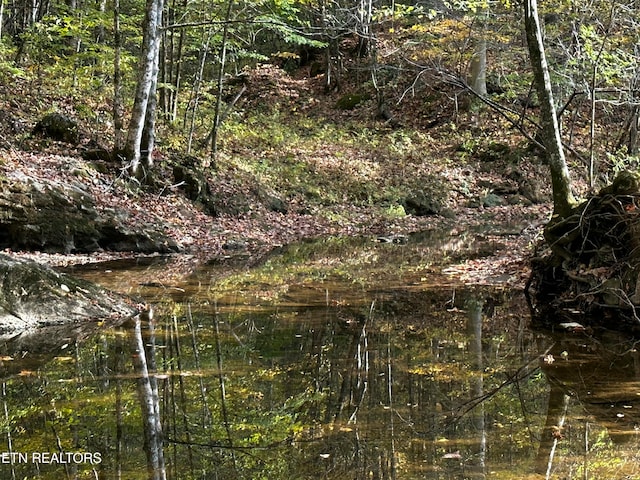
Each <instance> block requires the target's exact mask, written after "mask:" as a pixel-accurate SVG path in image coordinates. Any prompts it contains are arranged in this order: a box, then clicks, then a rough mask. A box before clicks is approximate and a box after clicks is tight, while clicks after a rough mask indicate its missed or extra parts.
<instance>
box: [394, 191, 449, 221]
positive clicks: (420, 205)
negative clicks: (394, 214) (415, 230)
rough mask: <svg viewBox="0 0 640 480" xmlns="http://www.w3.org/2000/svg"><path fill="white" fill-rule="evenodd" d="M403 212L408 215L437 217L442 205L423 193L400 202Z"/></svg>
mask: <svg viewBox="0 0 640 480" xmlns="http://www.w3.org/2000/svg"><path fill="white" fill-rule="evenodd" d="M402 206H403V207H404V209H405V211H406V212H407V213H408V214H410V215H416V216H419V217H420V216H426V215H438V214H439V213H440V211H441V210H442V204H441V203H440V201H439V200H437V199H436V198H433V197H431V196H429V195H427V194H426V193H425V192H423V191H418V192H414V193H412V194H411V195H408V196H407V198H405V200H404V202H402Z"/></svg>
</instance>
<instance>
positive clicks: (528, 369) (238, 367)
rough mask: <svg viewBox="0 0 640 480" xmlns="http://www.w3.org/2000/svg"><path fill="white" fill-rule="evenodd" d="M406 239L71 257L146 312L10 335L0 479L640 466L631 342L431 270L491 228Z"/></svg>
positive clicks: (463, 253) (601, 473)
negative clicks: (542, 323) (536, 325)
mask: <svg viewBox="0 0 640 480" xmlns="http://www.w3.org/2000/svg"><path fill="white" fill-rule="evenodd" d="M402 240H403V242H400V243H381V242H377V241H375V239H371V238H363V239H341V238H333V239H325V240H322V241H316V242H309V243H302V244H297V245H292V246H289V247H286V248H282V249H280V250H279V251H277V252H274V253H273V254H272V255H270V256H269V257H267V258H266V259H264V260H262V261H261V262H259V263H254V264H248V262H247V261H246V260H245V259H243V258H230V259H225V260H218V261H216V262H211V263H210V264H209V265H206V266H201V267H199V268H198V269H197V270H196V271H194V272H191V273H190V274H189V275H188V276H186V277H183V276H181V275H180V274H179V273H178V272H179V271H181V269H183V268H184V259H181V258H173V259H162V258H155V259H141V260H140V261H138V262H133V263H132V262H127V263H117V262H116V263H109V264H99V265H93V266H90V267H83V268H76V269H73V273H74V274H76V275H79V276H83V277H85V278H88V279H90V280H93V281H96V282H98V283H101V284H103V285H105V286H107V287H109V288H112V289H114V290H118V291H121V292H123V293H127V294H130V295H134V296H139V297H141V298H143V299H144V300H145V301H147V302H148V303H149V304H150V305H152V312H149V313H148V314H145V315H142V316H140V317H138V318H136V319H132V320H131V321H129V322H127V323H126V324H123V325H120V326H117V327H113V328H106V327H105V328H103V329H99V330H97V331H86V330H84V329H82V328H78V329H77V331H76V332H75V333H74V334H71V335H70V334H68V333H67V334H65V335H66V336H62V337H60V336H59V335H56V333H55V332H48V333H45V334H44V335H41V336H39V337H38V336H34V337H32V338H27V339H24V338H22V339H20V338H18V339H15V341H10V342H8V343H7V344H6V345H5V346H4V350H3V351H2V352H1V353H2V356H1V357H0V374H1V375H2V385H1V387H2V391H1V392H0V393H1V396H2V408H0V435H1V438H2V440H1V441H2V451H1V452H0V478H1V479H31V478H41V479H55V480H61V479H76V478H78V479H130V480H134V479H147V478H153V479H251V480H258V479H265V480H266V479H269V480H278V479H314V480H318V479H353V480H356V479H357V480H365V479H367V480H369V479H371V480H387V479H393V480H395V479H439V480H440V479H442V480H444V479H476V478H478V479H479V478H487V479H514V478H557V479H590V478H591V479H623V478H625V479H630V478H640V463H638V461H639V460H640V458H639V456H640V454H639V453H638V452H639V451H640V450H639V449H638V447H639V440H640V437H639V436H638V434H637V430H636V426H637V425H638V423H640V415H639V414H638V410H639V409H640V382H639V380H640V356H639V355H638V353H637V351H636V348H635V344H634V343H633V341H631V340H629V339H626V338H624V337H623V336H621V335H618V334H614V333H612V332H589V333H588V334H586V333H584V332H573V333H571V332H564V333H553V332H533V331H531V330H529V329H528V323H529V310H528V307H527V304H526V301H525V298H524V296H523V295H522V293H521V292H519V291H517V290H513V289H510V288H506V287H504V286H500V285H501V284H500V282H499V281H498V280H499V279H494V280H496V281H492V279H485V280H487V281H485V282H483V285H479V284H476V285H474V284H465V283H462V282H460V281H456V280H455V279H453V278H451V277H449V276H447V275H445V274H444V273H443V268H445V267H448V266H451V265H456V264H460V263H461V262H464V261H468V260H469V259H474V258H476V259H477V258H481V257H483V256H488V255H490V254H491V253H492V252H493V251H494V250H496V249H497V248H499V247H500V245H499V238H497V239H496V238H494V239H487V237H486V236H485V235H478V234H474V233H473V232H471V233H469V234H468V236H455V237H454V236H451V235H449V233H448V232H439V233H435V232H428V233H425V234H421V235H415V236H412V237H410V238H408V241H406V242H404V239H402Z"/></svg>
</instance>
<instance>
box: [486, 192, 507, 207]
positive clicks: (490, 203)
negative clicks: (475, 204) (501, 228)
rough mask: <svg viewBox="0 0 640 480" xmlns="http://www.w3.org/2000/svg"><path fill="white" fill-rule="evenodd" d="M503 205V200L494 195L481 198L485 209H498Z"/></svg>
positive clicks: (490, 194)
mask: <svg viewBox="0 0 640 480" xmlns="http://www.w3.org/2000/svg"><path fill="white" fill-rule="evenodd" d="M504 204H505V200H504V198H502V197H501V196H499V195H496V194H495V193H489V194H487V195H485V196H484V197H483V198H482V206H483V207H485V208H491V207H499V206H501V205H504Z"/></svg>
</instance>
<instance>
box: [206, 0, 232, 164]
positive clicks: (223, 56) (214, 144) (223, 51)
mask: <svg viewBox="0 0 640 480" xmlns="http://www.w3.org/2000/svg"><path fill="white" fill-rule="evenodd" d="M232 8H233V0H229V3H228V4H227V13H226V15H225V23H224V27H223V29H222V45H221V46H220V70H218V91H217V92H216V110H215V114H214V118H213V129H212V130H211V163H212V165H213V168H214V169H215V168H216V156H217V153H218V129H219V127H220V123H221V122H220V116H221V114H222V94H223V92H224V69H225V67H226V64H227V39H228V38H229V20H231V11H232Z"/></svg>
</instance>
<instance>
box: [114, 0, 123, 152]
mask: <svg viewBox="0 0 640 480" xmlns="http://www.w3.org/2000/svg"><path fill="white" fill-rule="evenodd" d="M121 35H122V34H121V33H120V0H114V2H113V43H114V50H115V54H114V58H113V129H114V141H113V143H114V145H113V151H114V152H116V153H118V152H121V151H122V148H123V136H122V130H123V121H122V110H123V108H122V70H121V68H120V55H121V53H122V36H121Z"/></svg>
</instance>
